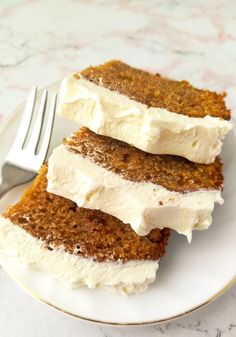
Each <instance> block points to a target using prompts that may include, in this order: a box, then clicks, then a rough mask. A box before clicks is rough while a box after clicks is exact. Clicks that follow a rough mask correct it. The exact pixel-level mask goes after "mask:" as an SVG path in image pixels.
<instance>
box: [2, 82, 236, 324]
mask: <svg viewBox="0 0 236 337" xmlns="http://www.w3.org/2000/svg"><path fill="white" fill-rule="evenodd" d="M60 82H61V81H56V82H53V83H51V84H50V85H48V86H46V87H44V88H43V89H40V90H38V93H39V94H40V93H42V92H43V90H45V89H47V90H49V89H50V88H52V87H55V86H56V85H59V83H60ZM24 103H25V101H23V102H22V103H21V104H19V105H17V107H16V108H15V109H14V110H13V111H12V112H11V113H10V114H9V115H7V116H6V117H3V124H2V125H1V126H0V137H1V135H2V133H3V132H4V131H5V129H7V127H8V124H9V123H10V122H11V120H12V119H13V118H14V117H15V116H16V115H17V114H18V113H19V112H20V110H21V108H22V107H23V106H24ZM232 120H233V118H232ZM0 262H1V264H2V267H3V269H4V271H5V272H6V273H7V275H8V276H9V277H10V278H11V279H12V280H13V281H14V282H15V283H16V284H17V285H18V286H20V287H21V288H22V289H24V291H25V292H26V293H28V294H29V295H30V296H31V297H32V298H34V299H36V300H37V301H38V302H40V303H42V304H44V305H47V306H48V307H50V308H52V309H53V310H55V311H57V312H60V313H62V314H65V315H66V316H70V317H72V318H74V319H75V318H76V319H79V320H82V321H86V322H89V323H93V324H100V325H105V326H113V327H136V326H150V325H157V324H163V323H167V322H170V321H173V320H176V319H178V318H182V317H185V316H188V315H190V314H191V313H193V312H195V311H198V310H199V309H201V308H203V307H205V306H206V305H208V304H210V303H212V302H213V301H215V300H216V299H218V298H219V297H220V296H221V295H223V294H224V293H225V292H226V291H227V290H229V289H230V288H231V287H232V286H233V285H234V284H236V275H234V276H233V277H232V278H231V279H230V280H229V281H228V283H227V284H225V286H224V287H223V288H221V289H220V290H219V291H218V292H216V293H215V294H214V295H212V296H210V297H209V298H208V299H207V300H206V301H204V302H202V303H201V304H199V305H197V306H196V307H194V308H192V309H189V310H187V311H184V312H182V313H180V314H178V315H175V316H171V317H168V318H163V319H159V320H151V321H145V322H140V323H126V322H122V323H118V322H106V321H103V320H96V319H92V318H89V317H85V316H80V315H78V314H74V313H71V312H69V311H67V310H64V309H63V308H60V307H57V306H56V305H55V304H52V303H50V302H49V301H46V300H45V299H44V298H43V297H42V296H40V295H38V294H37V293H35V291H34V290H32V289H30V287H28V286H26V285H25V284H24V282H21V281H19V280H18V279H17V277H15V276H13V275H12V273H11V272H10V271H9V270H8V268H6V267H5V266H4V262H3V263H2V261H0Z"/></svg>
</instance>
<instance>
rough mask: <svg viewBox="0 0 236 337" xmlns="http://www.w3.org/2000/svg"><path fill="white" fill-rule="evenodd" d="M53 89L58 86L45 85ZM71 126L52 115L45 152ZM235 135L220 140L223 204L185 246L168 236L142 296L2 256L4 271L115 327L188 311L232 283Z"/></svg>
mask: <svg viewBox="0 0 236 337" xmlns="http://www.w3.org/2000/svg"><path fill="white" fill-rule="evenodd" d="M49 89H50V92H55V91H58V83H57V84H54V85H52V86H50V87H49ZM22 108H23V107H22V106H21V107H19V108H18V109H17V110H16V111H15V113H14V114H13V115H12V116H11V118H10V119H9V120H8V122H7V123H5V126H4V128H2V130H1V134H0V144H1V151H0V163H1V162H2V161H3V159H4V156H5V154H6V152H7V150H8V148H9V146H10V143H11V141H12V139H13V138H14V135H15V133H16V130H17V127H18V125H19V120H20V117H21V113H22ZM76 128H78V127H76V125H75V124H74V123H71V122H68V121H65V120H63V119H61V118H60V117H56V121H55V127H54V134H53V139H52V144H51V149H52V148H54V147H55V146H56V145H58V144H59V143H60V142H61V140H62V138H63V137H65V136H67V135H68V134H70V132H71V131H73V130H76ZM235 149H236V135H235V132H234V131H233V132H231V134H230V135H229V136H228V138H227V139H226V141H225V144H224V148H223V154H222V158H223V161H224V164H225V166H224V173H225V189H224V193H223V196H224V199H225V204H224V205H223V206H219V207H216V209H215V211H214V216H213V224H212V226H211V227H210V229H209V230H208V231H202V232H195V233H194V235H193V241H192V243H191V245H189V244H188V242H187V240H186V239H185V238H184V237H183V236H180V235H177V234H176V233H173V234H172V237H171V240H170V243H169V247H168V252H167V255H166V256H165V257H164V258H163V259H162V261H161V263H160V268H159V271H158V274H157V279H156V282H155V283H154V284H153V285H151V287H150V288H149V290H148V291H147V292H145V293H143V294H139V295H132V296H130V297H123V296H120V295H115V294H112V293H109V292H106V291H104V290H91V289H87V288H80V289H76V290H75V289H67V288H65V287H64V286H62V285H61V284H60V283H59V282H57V281H56V280H54V279H51V278H49V277H48V276H47V275H45V274H43V273H41V272H38V271H34V270H29V269H28V268H27V267H26V266H25V265H24V264H22V263H21V261H20V260H19V259H18V258H16V257H8V258H7V257H4V258H3V257H2V258H1V263H2V265H3V267H4V268H5V270H6V271H7V273H8V274H9V275H10V276H11V277H12V278H13V279H14V280H15V281H16V282H17V283H18V284H19V285H20V286H21V287H23V288H24V289H25V290H26V291H28V292H29V293H30V294H31V295H33V296H34V297H35V298H37V299H40V300H41V301H42V302H44V303H46V304H48V305H50V306H51V307H53V308H56V309H58V310H60V311H63V312H65V313H68V314H70V315H73V316H75V317H78V318H82V319H86V320H89V321H94V322H100V323H106V324H115V325H143V324H150V323H158V322H163V321H166V320H169V319H172V318H176V317H180V316H182V315H184V314H186V313H188V312H191V311H193V310H195V309H197V308H199V307H201V306H203V305H204V304H206V303H209V302H210V301H211V300H213V299H215V298H216V297H217V296H219V295H220V294H221V293H223V291H224V290H225V289H227V288H228V287H229V286H230V285H232V284H233V283H234V281H235V280H236V244H235V238H236V224H235V218H236V216H235V215H236V206H235V205H236V173H235V172H236V156H235ZM23 189H24V188H22V187H21V188H18V189H15V190H14V191H11V192H10V193H9V194H8V195H7V196H6V197H5V198H4V199H3V200H2V201H1V203H0V212H1V211H2V210H3V209H4V208H5V206H6V205H8V204H10V203H13V202H15V201H16V200H17V199H18V198H19V197H20V194H21V193H22V191H23Z"/></svg>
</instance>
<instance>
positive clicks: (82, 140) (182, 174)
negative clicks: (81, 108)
mask: <svg viewBox="0 0 236 337" xmlns="http://www.w3.org/2000/svg"><path fill="white" fill-rule="evenodd" d="M64 144H65V145H66V146H67V148H68V150H70V151H72V152H75V153H80V154H81V155H82V156H83V157H88V158H89V159H91V160H92V161H93V162H94V163H96V164H98V165H100V166H102V167H104V168H106V169H107V170H110V171H112V172H113V173H116V174H119V175H120V176H121V177H122V178H124V179H127V180H131V181H135V182H151V183H153V184H157V185H161V186H163V187H165V188H167V189H168V190H170V191H176V192H181V193H185V192H191V191H196V190H199V189H220V188H221V187H222V185H223V174H222V164H221V162H220V160H219V158H216V160H215V162H214V163H212V164H209V165H205V164H197V163H193V162H190V161H188V160H187V159H184V158H181V157H177V156H170V155H155V154H150V153H146V152H143V151H142V150H139V149H137V148H135V147H133V146H131V145H129V144H127V143H124V142H122V141H119V140H116V139H113V138H110V137H107V136H101V135H97V134H96V133H94V132H92V131H91V130H89V129H87V128H85V127H83V128H81V129H80V130H79V132H77V133H74V135H72V136H71V137H69V138H66V139H65V140H64Z"/></svg>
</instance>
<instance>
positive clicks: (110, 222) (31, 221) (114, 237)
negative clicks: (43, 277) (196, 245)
mask: <svg viewBox="0 0 236 337" xmlns="http://www.w3.org/2000/svg"><path fill="white" fill-rule="evenodd" d="M46 173H47V167H46V166H44V167H43V168H42V169H41V172H40V173H39V176H38V177H37V178H36V180H35V181H34V183H33V185H32V186H31V187H29V188H28V190H27V191H26V192H25V194H24V195H23V197H22V199H21V200H20V202H19V203H17V204H16V205H14V206H11V207H10V208H8V209H7V210H6V211H5V213H4V214H3V215H2V216H0V248H1V253H4V254H9V253H10V254H11V255H12V253H14V254H16V255H17V256H19V258H21V259H22V260H23V261H24V262H26V263H27V264H28V265H29V266H34V267H36V268H38V269H39V270H41V271H44V272H46V273H48V274H50V275H51V276H52V277H55V278H56V279H58V280H59V281H61V282H63V283H64V284H65V285H67V286H70V287H80V286H84V285H86V286H88V287H89V288H96V287H102V288H106V289H108V290H112V291H116V292H120V293H126V294H130V293H136V292H141V291H144V290H146V289H147V286H148V284H149V283H150V282H153V281H154V279H155V276H156V270H157V268H158V261H159V259H160V258H161V257H162V256H163V255H164V254H165V250H166V245H167V243H168V238H169V234H170V231H169V229H163V230H158V229H155V230H153V231H152V232H150V234H149V235H147V236H145V237H140V236H138V235H137V234H136V233H135V232H134V231H133V230H132V229H131V227H130V225H128V224H124V223H123V222H121V221H120V220H118V219H117V218H115V217H113V216H111V215H109V214H105V213H102V212H101V211H98V210H91V209H85V208H79V207H77V205H76V204H75V203H73V202H72V201H70V200H68V199H64V198H62V197H59V196H56V195H53V194H50V193H48V192H47V191H46V185H47V179H46Z"/></svg>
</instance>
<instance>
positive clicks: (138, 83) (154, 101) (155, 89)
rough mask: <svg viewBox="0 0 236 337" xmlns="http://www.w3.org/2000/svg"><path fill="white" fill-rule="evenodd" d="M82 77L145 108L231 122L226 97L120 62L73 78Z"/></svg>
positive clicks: (96, 67) (104, 65)
mask: <svg viewBox="0 0 236 337" xmlns="http://www.w3.org/2000/svg"><path fill="white" fill-rule="evenodd" d="M81 75H82V77H83V78H85V79H87V80H89V81H91V82H93V83H95V84H97V85H99V86H103V87H105V88H108V89H110V90H113V91H117V92H119V93H120V94H123V95H126V96H128V97H129V98H130V99H132V100H135V101H137V102H140V103H142V104H145V105H147V106H148V107H158V108H163V109H167V110H169V111H172V112H175V113H178V114H182V115H186V116H189V117H201V118H202V117H205V116H212V117H219V118H222V119H225V120H229V119H230V111H229V110H228V109H227V108H226V106H225V103H224V97H225V94H218V93H215V92H212V91H209V90H200V89H196V88H194V87H193V86H191V85H190V84H189V83H188V82H187V81H174V80H171V79H168V78H165V77H162V76H160V75H159V74H156V75H154V74H151V73H148V72H147V71H144V70H141V69H136V68H133V67H131V66H129V65H127V64H125V63H123V62H120V61H116V60H115V61H110V62H107V63H105V64H103V65H100V66H95V67H89V68H87V69H85V70H83V71H82V72H81V73H78V74H75V75H74V77H75V78H76V79H80V77H81Z"/></svg>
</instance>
